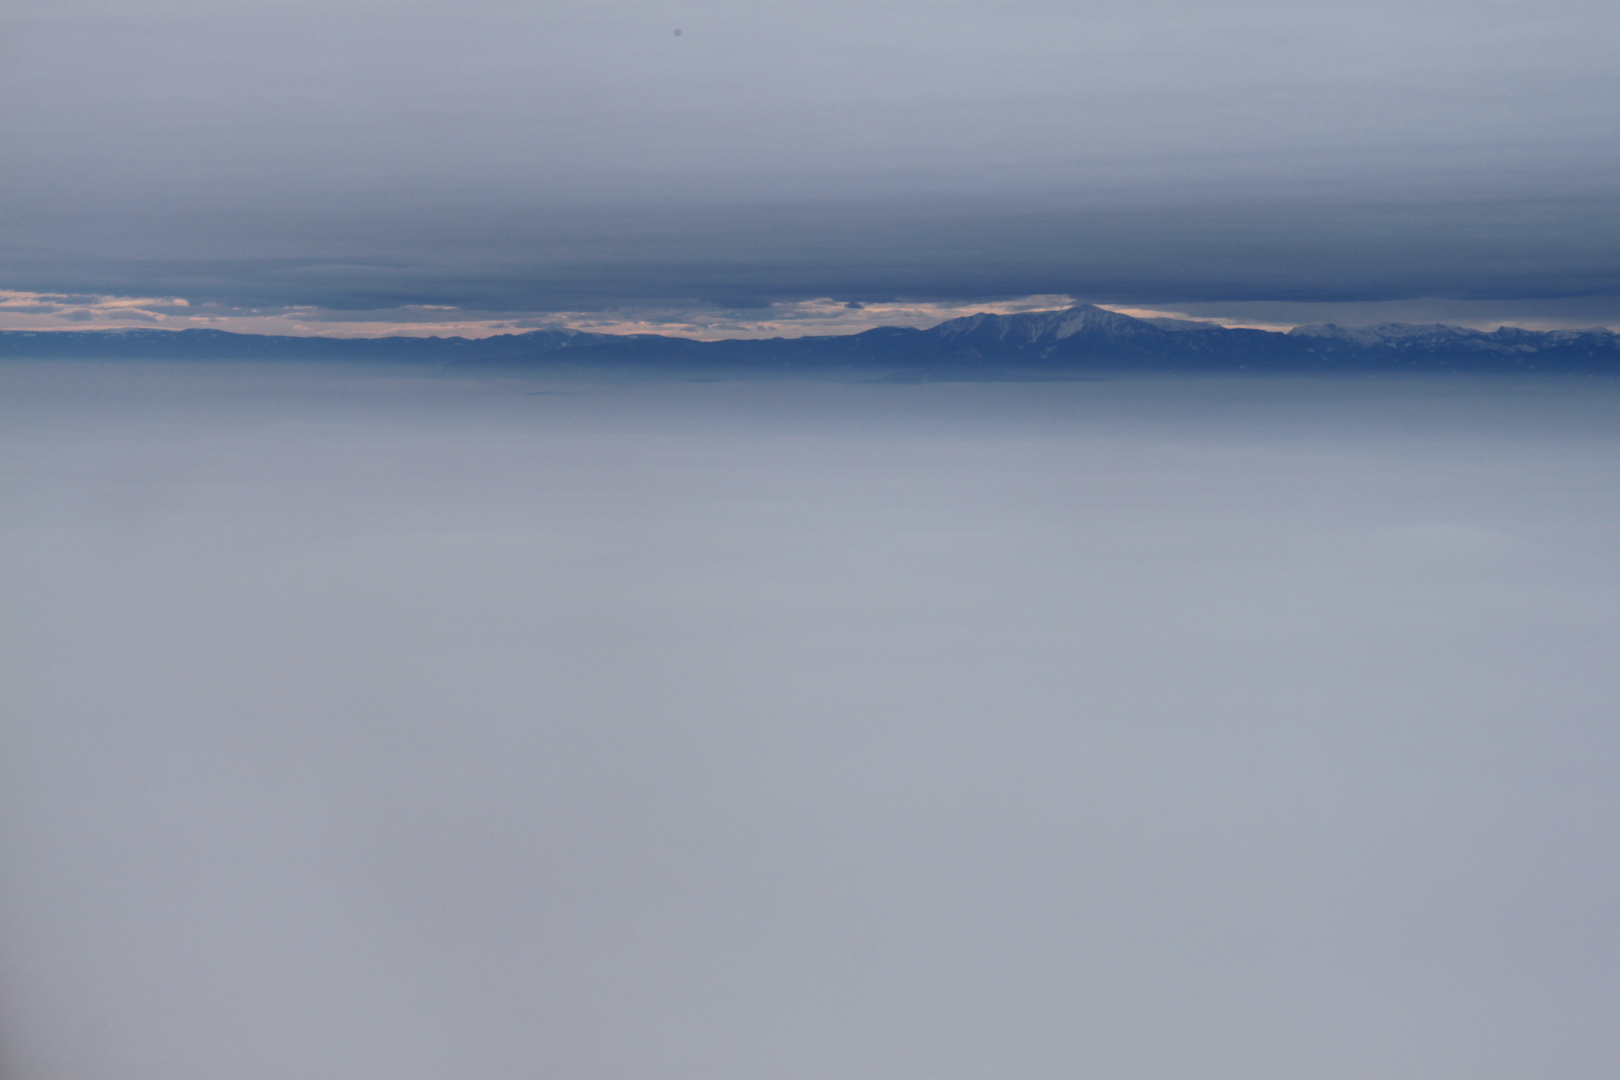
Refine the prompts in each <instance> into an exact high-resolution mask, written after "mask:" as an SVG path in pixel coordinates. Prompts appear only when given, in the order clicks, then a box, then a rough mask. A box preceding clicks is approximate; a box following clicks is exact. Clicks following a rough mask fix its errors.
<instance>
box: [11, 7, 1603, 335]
mask: <svg viewBox="0 0 1620 1080" xmlns="http://www.w3.org/2000/svg"><path fill="white" fill-rule="evenodd" d="M6 19H7V22H8V36H9V39H10V41H11V43H12V45H11V47H10V48H11V51H10V53H9V55H8V56H7V57H6V70H5V71H4V72H3V74H0V94H4V95H5V101H6V103H7V104H8V106H9V107H8V108H7V109H6V110H5V111H4V112H3V114H0V117H3V118H0V135H3V136H4V138H5V141H6V144H7V145H8V146H9V147H10V148H11V153H10V155H9V160H8V173H7V176H6V178H5V194H6V198H7V200H8V205H9V206H10V207H11V209H12V211H13V212H12V213H11V214H10V215H9V216H8V218H7V221H6V223H5V224H4V226H3V230H0V240H3V241H4V246H5V251H6V255H5V257H4V259H3V261H0V286H3V287H8V288H12V289H16V290H24V291H84V292H93V293H98V294H122V295H141V296H157V295H162V296H170V295H172V296H180V297H184V298H186V299H188V300H191V301H192V302H193V303H204V302H211V303H216V304H219V305H222V306H223V307H225V308H228V309H233V310H234V309H273V308H279V307H285V306H294V305H300V306H308V307H314V308H321V309H332V310H338V311H362V310H368V311H369V310H386V309H389V308H393V307H397V306H400V305H411V304H418V305H420V304H430V305H448V306H453V307H457V308H463V309H466V310H468V311H471V312H502V313H523V312H545V311H554V310H565V309H579V308H591V307H610V306H614V305H632V306H633V305H637V304H645V303H649V302H656V301H665V300H670V299H678V298H686V299H703V300H714V301H720V302H722V303H727V304H733V305H737V306H747V305H749V304H759V303H763V302H769V301H788V300H798V299H805V298H809V297H833V298H839V299H846V300H854V301H867V300H882V299H890V298H895V297H907V298H937V299H953V300H957V299H965V300H971V299H980V298H982V299H993V298H998V297H1012V296H1024V295H1031V294H1068V295H1072V296H1077V297H1083V298H1086V299H1091V300H1097V301H1103V302H1114V303H1125V304H1132V303H1135V304H1163V303H1196V302H1262V301H1273V302H1275V301H1293V302H1313V303H1314V302H1348V301H1356V302H1368V301H1392V300H1404V299H1412V298H1416V297H1437V298H1451V299H1467V300H1503V301H1512V300H1523V299H1532V298H1539V299H1547V298H1613V297H1616V296H1620V271H1617V270H1616V266H1615V262H1614V259H1613V257H1612V252H1613V251H1614V250H1616V248H1617V247H1620V220H1617V213H1616V211H1615V209H1614V207H1615V206H1616V205H1617V202H1616V200H1615V199H1614V197H1613V196H1614V191H1615V186H1616V178H1617V177H1620V152H1617V151H1616V150H1615V149H1614V147H1615V146H1620V122H1617V121H1616V120H1615V118H1614V114H1613V110H1612V109H1610V108H1608V107H1607V105H1606V103H1608V102H1612V101H1613V100H1614V99H1615V97H1616V96H1617V93H1620V85H1617V76H1616V74H1615V71H1614V67H1613V64H1612V62H1611V59H1610V58H1611V56H1612V46H1613V45H1614V41H1613V37H1614V35H1613V32H1612V31H1610V30H1606V29H1605V28H1606V27H1609V26H1611V25H1612V23H1613V20H1612V19H1610V18H1608V17H1607V15H1606V12H1605V11H1604V10H1603V9H1602V7H1601V6H1600V5H1593V4H1588V3H1584V2H1570V3H1562V4H1553V5H1547V6H1543V7H1540V8H1538V9H1537V10H1536V11H1535V12H1528V11H1525V10H1522V9H1521V8H1520V7H1518V6H1516V5H1496V4H1482V5H1467V6H1466V7H1464V6H1462V5H1450V4H1440V3H1425V4H1419V5H1402V6H1394V5H1390V6H1384V5H1376V4H1375V5H1366V6H1358V7H1357V8H1356V9H1355V10H1354V11H1353V12H1337V11H1329V10H1326V9H1323V10H1315V9H1310V8H1303V7H1302V6H1301V5H1282V4H1269V3H1247V4H1238V5H1222V6H1221V7H1220V8H1215V7H1213V6H1210V5H1204V4H1197V3H1188V2H1168V3H1161V4H1156V5H1122V4H1111V3H1105V4H1100V5H1088V6H1087V7H1086V8H1085V9H1084V10H1080V9H1078V8H1076V9H1070V8H1069V6H1067V5H1045V4H1035V3H1028V4H1012V5H998V6H997V7H996V9H995V11H994V13H991V12H990V11H989V10H988V9H981V8H980V7H979V6H978V5H966V4H963V5H955V4H946V5H920V4H910V3H900V2H890V3H884V4H875V5H861V6H855V5H846V4H842V3H836V2H822V3H812V4H804V5H794V6H793V10H791V11H784V12H774V13H773V12H764V11H760V10H758V9H757V6H755V5H735V4H728V3H715V2H711V3H700V4H696V5H680V6H674V5H671V6H661V5H656V4H654V5H627V4H612V3H609V4H593V5H576V4H556V5H546V7H545V9H544V10H543V11H542V10H538V9H536V10H527V9H524V10H520V9H517V8H512V7H508V6H506V5H502V4H497V3H490V2H485V3H475V4H470V5H456V6H454V7H451V6H448V5H441V4H434V3H414V4H402V5H396V6H391V7H390V8H389V13H388V15H387V17H386V18H384V17H383V15H382V13H381V11H380V9H373V8H371V7H368V6H365V5H360V4H342V3H340V4H331V5H321V6H319V7H317V6H315V5H306V4H302V3H293V4H274V5H272V4H266V3H257V2H244V3H241V4H238V5H234V6H226V7H220V6H218V5H196V4H191V3H176V4H170V5H153V6H151V7H150V8H143V9H142V13H141V14H133V13H131V12H130V11H129V10H128V9H127V8H124V7H122V6H120V5H110V4H96V3H89V4H80V5H73V6H72V8H71V9H64V8H62V6H60V5H45V4H21V5H14V6H13V8H12V9H11V11H10V13H9V14H8V15H7V16H6ZM675 25H679V26H681V27H682V28H683V30H684V33H683V35H682V36H681V37H679V38H676V37H674V36H673V34H672V29H673V27H674V26H675ZM1609 303H1610V301H1608V300H1603V301H1600V302H1598V301H1595V302H1594V303H1593V304H1591V305H1589V306H1590V307H1592V308H1593V309H1594V310H1606V305H1608V304H1609Z"/></svg>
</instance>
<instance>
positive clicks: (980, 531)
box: [0, 363, 1620, 1080]
mask: <svg viewBox="0 0 1620 1080" xmlns="http://www.w3.org/2000/svg"><path fill="white" fill-rule="evenodd" d="M0 389H3V391H4V392H3V393H0V411H3V415H0V420H3V423H0V441H3V444H4V445H3V446H0V449H3V450H4V458H5V460H7V461H8V462H10V463H12V464H11V467H10V468H9V469H8V470H7V472H6V474H5V476H4V485H5V490H4V493H3V495H4V497H3V498H0V531H3V539H4V544H5V548H6V551H7V552H8V555H7V558H6V560H5V561H4V564H3V569H0V573H3V575H4V582H3V585H4V591H5V593H6V595H7V596H8V598H9V599H8V604H7V610H8V624H7V626H6V627H5V633H6V639H5V642H4V648H3V649H0V662H3V664H4V666H5V668H6V671H5V681H6V684H7V687H8V691H7V698H8V701H7V704H8V708H7V710H6V719H5V723H4V727H3V728H0V740H3V743H4V745H3V750H4V752H3V753H0V792H3V793H4V799H5V813H4V815H3V816H0V850H3V851H4V854H5V858H4V866H5V875H6V882H5V889H4V890H3V892H0V1006H3V1007H0V1017H3V1021H0V1023H3V1024H4V1030H3V1031H0V1048H3V1050H4V1053H5V1055H6V1057H5V1060H4V1061H3V1062H0V1064H3V1066H4V1071H5V1075H6V1076H7V1077H8V1078H15V1080H43V1078H47V1077H59V1076H64V1075H73V1076H83V1077H88V1078H91V1080H96V1078H101V1077H114V1076H116V1077H120V1078H124V1080H202V1078H204V1077H219V1076H231V1077H234V1078H240V1080H260V1078H263V1080H270V1078H274V1077H286V1076H290V1075H297V1076H301V1077H307V1078H309V1080H353V1078H354V1077H361V1076H377V1077H381V1076H401V1075H414V1076H514V1075H545V1076H564V1077H569V1076H602V1077H632V1076H649V1075H657V1076H665V1077H671V1078H673V1080H687V1078H691V1080H697V1078H703V1080H731V1078H737V1080H741V1078H745V1077H757V1076H762V1075H770V1076H777V1077H786V1078H789V1080H794V1078H800V1077H802V1078H806V1080H809V1078H814V1077H825V1076H832V1075H837V1076H847V1077H852V1078H855V1080H865V1078H872V1080H877V1078H887V1077H894V1076H922V1075H947V1074H949V1075H958V1076H969V1077H974V1076H984V1077H990V1076H1008V1075H1017V1076H1090V1075H1118V1076H1137V1077H1144V1078H1159V1077H1164V1078H1169V1077H1175V1078H1182V1080H1189V1078H1190V1080H1200V1078H1208V1080H1214V1078H1217V1077H1230V1076H1235V1075H1245V1076H1335V1077H1342V1078H1345V1080H1373V1078H1377V1077H1387V1076H1395V1075H1400V1076H1419V1075H1421V1076H1470V1077H1473V1076H1486V1077H1490V1076H1499V1077H1521V1076H1528V1075H1547V1074H1556V1075H1558V1076H1560V1077H1570V1078H1576V1080H1597V1078H1599V1077H1609V1076H1613V1075H1614V1074H1615V1071H1616V1066H1617V1065H1620V1043H1617V1042H1616V1035H1615V1031H1614V1024H1613V1017H1614V1012H1615V1009H1614V1006H1615V1004H1616V1001H1617V999H1620V976H1617V973H1620V938H1617V935H1616V928H1615V921H1614V918H1613V912H1614V910H1615V905H1616V903H1617V902H1620V897H1617V896H1616V894H1615V882H1616V880H1617V877H1616V874H1615V872H1614V871H1615V851H1616V846H1615V844H1614V834H1615V828H1616V824H1617V821H1620V795H1617V793H1620V777H1616V775H1615V762H1616V761H1617V760H1620V759H1617V756H1616V750H1617V747H1616V744H1615V725H1614V724H1613V702H1614V700H1615V696H1616V693H1617V692H1620V684H1617V675H1616V669H1615V665H1614V663H1613V658H1614V655H1615V650H1616V646H1617V645H1620V621H1617V615H1616V612H1617V611H1620V604H1617V603H1616V602H1615V601H1616V592H1617V589H1620V581H1617V578H1616V569H1615V561H1614V558H1613V552H1614V550H1615V547H1616V545H1617V544H1620V536H1617V535H1616V522H1615V518H1614V514H1613V509H1612V508H1613V507H1614V506H1615V505H1617V503H1620V481H1617V477H1616V470H1615V468H1614V462H1615V460H1616V453H1615V451H1616V449H1617V448H1616V446H1615V441H1616V432H1617V431H1620V424H1616V422H1615V421H1616V410H1617V408H1620V400H1617V398H1616V394H1615V389H1614V387H1613V386H1610V385H1607V384H1601V383H1600V384H1594V383H1590V382H1586V381H1583V382H1582V383H1581V384H1580V385H1578V386H1577V385H1573V384H1567V383H1563V382H1559V381H1547V382H1535V381H1525V380H1515V381H1513V382H1512V383H1511V384H1508V383H1502V382H1495V381H1483V382H1471V381H1468V380H1460V379H1452V380H1447V381H1446V382H1445V383H1443V384H1431V383H1425V382H1422V381H1419V380H1400V381H1371V382H1356V383H1352V382H1343V381H1337V380H1334V381H1327V380H1323V381H1316V382H1297V381H1289V380H1276V381H1271V382H1244V383H1242V384H1237V383H1233V382H1230V381H1213V382H1207V383H1180V382H1175V381H1170V380H1158V381H1148V382H1140V383H1132V382H1111V383H1086V384H1068V385H1057V386H1053V385H1043V386H1038V387H1036V386H1028V385H1007V384H1002V385H994V386H987V385H977V386H962V385H955V386H932V387H916V386H910V387H897V386H887V387H884V386H871V385H853V386H838V385H829V384H820V385H809V384H798V385H761V384H752V385H740V384H739V385H726V384H696V385H693V384H667V383H666V384H659V385H657V386H656V387H637V386H626V385H620V386H616V387H615V386H608V385H595V386H592V385H582V384H578V383H576V384H572V385H568V386H559V385H546V384H540V383H526V382H522V381H513V380H495V381H489V382H476V381H474V382H455V381H451V380H445V379H425V378H421V377H419V376H418V375H415V374H411V373H408V372H401V373H399V374H394V375H390V374H389V373H388V372H387V371H386V370H385V369H375V368H372V369H364V370H362V369H353V370H349V369H345V368H342V367H309V368H303V367H298V366H293V365H273V366H268V367H260V366H256V365H251V364H240V365H228V366H203V367H197V366H186V365H176V366H173V367H165V366H162V365H147V364H132V363H119V364H108V365H96V364H89V363H83V364H71V365H50V364H5V365H0Z"/></svg>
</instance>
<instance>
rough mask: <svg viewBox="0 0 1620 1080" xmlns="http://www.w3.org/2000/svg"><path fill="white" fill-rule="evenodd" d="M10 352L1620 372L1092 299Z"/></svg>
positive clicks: (501, 361) (26, 344)
mask: <svg viewBox="0 0 1620 1080" xmlns="http://www.w3.org/2000/svg"><path fill="white" fill-rule="evenodd" d="M0 357H18V358H39V359H44V358H73V357H78V358H101V359H116V358H150V359H184V360H240V359H279V360H306V361H357V362H393V363H419V364H428V365H434V366H440V367H448V368H451V369H454V370H469V371H470V370H479V369H502V368H519V369H523V368H534V367H552V368H566V369H583V370H616V369H623V370H630V371H636V372H643V373H650V374H658V373H664V374H671V375H674V374H685V375H691V374H694V373H699V374H702V373H707V374H713V375H717V376H730V377H748V376H760V377H768V376H773V375H774V376H790V375H802V376H816V375H822V376H835V377H859V378H899V379H924V380H927V379H996V378H1018V379H1022V378H1072V377H1083V376H1085V375H1087V374H1099V373H1126V372H1205V373H1219V372H1245V371H1247V372H1276V373H1283V372H1297V373H1308V372H1316V373H1336V372H1337V373H1352V372H1360V371H1365V372H1425V371H1432V372H1442V371H1467V372H1497V373H1511V372H1530V371H1537V372H1582V373H1589V374H1620V335H1616V334H1614V333H1611V332H1609V331H1607V330H1583V331H1575V330H1555V331H1534V330H1522V329H1517V328H1514V327H1502V328H1501V329H1498V330H1495V331H1492V332H1489V333H1487V332H1485V331H1480V330H1471V329H1468V328H1466V327H1458V326H1446V325H1443V324H1431V325H1416V326H1415V325H1406V324H1399V323H1386V324H1381V325H1377V326H1363V327H1341V326H1336V325H1333V324H1331V323H1325V324H1318V325H1311V326H1299V327H1295V328H1294V329H1293V330H1291V331H1289V332H1287V333H1278V332H1273V331H1266V330H1249V329H1231V328H1227V327H1221V326H1215V325H1212V324H1203V323H1195V322H1190V321H1186V320H1173V319H1151V320H1148V319H1136V318H1132V317H1131V316H1128V315H1121V314H1119V313H1118V312H1113V311H1108V310H1106V309H1104V308H1099V307H1095V306H1093V305H1089V304H1082V305H1079V306H1077V307H1073V308H1068V309H1065V310H1062V311H1035V312H1025V313H1021V314H1016V315H992V314H978V315H969V316H965V317H963V318H959V319H950V320H948V321H946V322H943V323H940V324H939V325H937V326H934V327H930V328H929V329H927V330H916V329H910V328H904V327H879V328H877V329H874V330H867V331H864V332H862V333H858V334H841V335H832V336H820V337H802V338H770V339H763V340H759V339H748V340H726V341H695V340H692V339H690V338H675V337H664V336H661V335H657V334H594V333H587V332H584V331H577V330H535V331H531V332H529V333H524V334H503V335H499V336H496V337H489V338H481V339H467V338H415V337H393V338H364V339H362V338H319V337H315V338H311V337H271V336H263V335H256V334H232V333H227V332H224V331H219V330H181V331H168V330H112V331H108V330H101V331H75V330H51V331H5V332H0Z"/></svg>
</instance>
